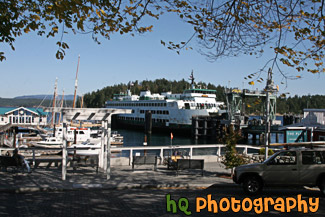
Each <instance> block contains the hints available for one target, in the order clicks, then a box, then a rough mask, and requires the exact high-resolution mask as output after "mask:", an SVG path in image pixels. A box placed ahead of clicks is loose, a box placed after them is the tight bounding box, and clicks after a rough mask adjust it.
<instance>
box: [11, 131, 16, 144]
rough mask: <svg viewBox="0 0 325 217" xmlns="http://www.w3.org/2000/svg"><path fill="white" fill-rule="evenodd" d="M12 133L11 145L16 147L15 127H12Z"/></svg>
mask: <svg viewBox="0 0 325 217" xmlns="http://www.w3.org/2000/svg"><path fill="white" fill-rule="evenodd" d="M13 134H14V136H13V138H14V139H13V141H12V147H13V148H16V127H14V128H13Z"/></svg>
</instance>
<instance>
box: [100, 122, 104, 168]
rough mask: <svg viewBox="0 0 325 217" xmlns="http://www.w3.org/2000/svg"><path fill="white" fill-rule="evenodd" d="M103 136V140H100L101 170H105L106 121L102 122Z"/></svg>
mask: <svg viewBox="0 0 325 217" xmlns="http://www.w3.org/2000/svg"><path fill="white" fill-rule="evenodd" d="M101 129H102V134H101V140H100V147H101V149H100V155H99V156H98V157H99V165H98V166H99V168H102V169H103V168H104V151H105V150H104V143H105V142H104V136H105V135H104V133H105V124H104V121H102V128H101Z"/></svg>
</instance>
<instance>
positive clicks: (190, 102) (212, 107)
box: [105, 72, 224, 131]
mask: <svg viewBox="0 0 325 217" xmlns="http://www.w3.org/2000/svg"><path fill="white" fill-rule="evenodd" d="M190 80H191V88H190V89H187V90H185V91H184V92H183V93H181V94H173V93H171V92H163V93H161V94H152V93H151V92H150V90H143V91H141V92H140V95H139V96H138V95H132V94H131V91H130V90H127V93H126V94H115V95H114V97H113V99H112V100H109V101H106V102H105V107H106V108H118V109H132V113H131V114H118V115H116V116H115V117H114V121H116V123H117V126H118V127H120V126H131V127H133V128H137V127H144V126H145V119H146V114H147V113H150V114H151V120H152V128H153V129H166V130H173V131H174V130H175V131H176V130H182V131H190V130H191V126H192V117H193V116H217V115H221V113H222V112H224V110H221V107H222V106H223V105H224V103H223V102H218V101H217V100H216V90H211V89H202V88H197V87H196V86H195V82H194V76H193V72H192V74H191V77H190Z"/></svg>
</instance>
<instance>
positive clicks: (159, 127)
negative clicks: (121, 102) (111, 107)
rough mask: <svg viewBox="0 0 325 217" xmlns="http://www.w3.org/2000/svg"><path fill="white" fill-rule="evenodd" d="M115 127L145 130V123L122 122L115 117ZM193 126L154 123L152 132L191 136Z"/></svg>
mask: <svg viewBox="0 0 325 217" xmlns="http://www.w3.org/2000/svg"><path fill="white" fill-rule="evenodd" d="M112 123H113V127H114V128H119V129H132V130H142V131H144V130H145V123H144V122H140V121H130V120H120V119H117V118H114V116H113V122H112ZM191 129H192V125H185V124H169V126H166V125H165V123H154V122H153V123H152V132H153V133H160V132H168V133H170V132H173V133H174V132H175V133H179V134H186V135H189V134H190V133H191Z"/></svg>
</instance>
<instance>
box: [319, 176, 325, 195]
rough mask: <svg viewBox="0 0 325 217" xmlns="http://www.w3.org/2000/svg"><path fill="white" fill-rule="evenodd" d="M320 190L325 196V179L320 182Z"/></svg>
mask: <svg viewBox="0 0 325 217" xmlns="http://www.w3.org/2000/svg"><path fill="white" fill-rule="evenodd" d="M319 189H320V192H321V193H322V194H323V196H325V177H323V178H322V179H321V180H320V183H319Z"/></svg>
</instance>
